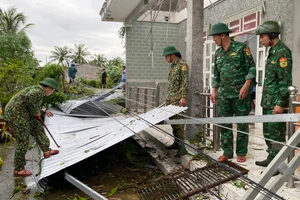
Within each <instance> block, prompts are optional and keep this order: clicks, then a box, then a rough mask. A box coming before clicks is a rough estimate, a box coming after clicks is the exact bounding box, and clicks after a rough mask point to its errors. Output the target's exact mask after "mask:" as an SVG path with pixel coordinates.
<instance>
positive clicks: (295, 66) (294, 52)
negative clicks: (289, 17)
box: [291, 0, 300, 88]
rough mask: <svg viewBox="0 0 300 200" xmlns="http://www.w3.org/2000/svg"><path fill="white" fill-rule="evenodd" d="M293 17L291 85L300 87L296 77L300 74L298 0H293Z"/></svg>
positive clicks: (299, 16) (299, 5) (299, 14)
mask: <svg viewBox="0 0 300 200" xmlns="http://www.w3.org/2000/svg"><path fill="white" fill-rule="evenodd" d="M293 7H294V12H293V13H294V17H293V35H294V36H293V48H292V49H291V50H292V56H293V85H295V86H297V87H298V88H300V79H299V78H297V75H298V74H300V68H299V63H300V56H299V55H300V27H299V21H298V20H299V19H300V1H299V0H294V6H293Z"/></svg>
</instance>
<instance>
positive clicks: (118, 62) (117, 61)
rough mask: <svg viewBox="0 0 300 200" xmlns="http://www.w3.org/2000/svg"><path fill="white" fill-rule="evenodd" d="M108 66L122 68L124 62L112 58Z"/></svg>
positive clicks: (117, 58) (120, 59)
mask: <svg viewBox="0 0 300 200" xmlns="http://www.w3.org/2000/svg"><path fill="white" fill-rule="evenodd" d="M110 64H111V65H115V66H120V67H123V65H124V60H123V59H122V58H120V57H116V58H113V59H112V60H110Z"/></svg>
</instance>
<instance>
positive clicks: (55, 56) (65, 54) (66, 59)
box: [50, 46, 71, 67]
mask: <svg viewBox="0 0 300 200" xmlns="http://www.w3.org/2000/svg"><path fill="white" fill-rule="evenodd" d="M54 49H55V50H54V51H51V53H52V55H51V56H50V59H51V60H50V62H55V61H57V64H58V65H59V64H61V65H63V66H65V67H68V66H69V64H70V59H71V55H70V53H71V50H69V48H68V47H67V46H64V47H57V46H55V47H54Z"/></svg>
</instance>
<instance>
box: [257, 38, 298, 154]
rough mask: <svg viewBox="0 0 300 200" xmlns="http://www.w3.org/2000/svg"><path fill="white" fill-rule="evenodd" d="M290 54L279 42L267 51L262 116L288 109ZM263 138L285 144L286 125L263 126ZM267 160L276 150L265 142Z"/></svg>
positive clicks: (276, 123)
mask: <svg viewBox="0 0 300 200" xmlns="http://www.w3.org/2000/svg"><path fill="white" fill-rule="evenodd" d="M292 62H293V61H292V53H291V50H290V49H289V48H288V47H287V46H286V45H285V44H284V43H283V42H282V41H281V40H279V41H278V42H277V43H276V45H275V46H273V47H272V48H271V49H270V50H269V55H268V59H267V65H266V70H265V79H264V86H263V94H262V100H261V106H262V107H263V114H264V115H270V114H273V109H274V107H275V106H276V105H277V106H280V107H283V108H286V107H289V91H288V87H289V86H290V85H292ZM263 133H264V137H265V138H267V139H272V140H276V141H278V142H285V133H286V123H285V122H270V123H264V124H263ZM266 144H267V146H268V149H267V152H268V153H269V158H270V159H273V158H274V157H275V156H276V154H277V153H278V149H277V150H276V149H273V150H272V143H271V142H270V141H267V140H266Z"/></svg>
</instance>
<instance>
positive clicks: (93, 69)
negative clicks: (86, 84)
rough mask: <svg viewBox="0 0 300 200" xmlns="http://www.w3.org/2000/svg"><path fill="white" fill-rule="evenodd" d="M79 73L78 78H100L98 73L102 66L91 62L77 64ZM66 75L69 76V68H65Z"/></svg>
mask: <svg viewBox="0 0 300 200" xmlns="http://www.w3.org/2000/svg"><path fill="white" fill-rule="evenodd" d="M76 68H77V73H76V78H79V77H83V78H86V79H88V80H97V79H100V78H99V76H98V75H97V74H98V73H99V72H100V71H99V70H100V68H99V67H97V66H94V65H89V64H80V65H76ZM65 77H67V78H69V76H68V69H66V70H65Z"/></svg>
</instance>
